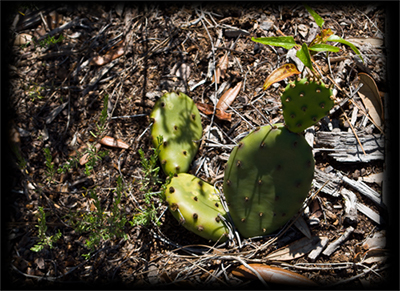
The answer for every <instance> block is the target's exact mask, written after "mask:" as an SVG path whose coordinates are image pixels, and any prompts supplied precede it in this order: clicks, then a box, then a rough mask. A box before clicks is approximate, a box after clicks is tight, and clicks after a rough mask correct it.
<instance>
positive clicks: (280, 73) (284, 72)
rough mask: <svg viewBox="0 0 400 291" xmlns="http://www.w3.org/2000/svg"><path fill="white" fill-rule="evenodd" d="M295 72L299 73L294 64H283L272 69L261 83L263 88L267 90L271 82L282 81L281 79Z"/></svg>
mask: <svg viewBox="0 0 400 291" xmlns="http://www.w3.org/2000/svg"><path fill="white" fill-rule="evenodd" d="M296 74H300V72H299V71H298V70H297V68H296V65H295V64H284V65H283V66H281V67H279V68H277V69H275V70H273V71H272V73H271V74H270V75H269V76H268V77H267V79H266V80H265V82H264V85H263V90H267V89H268V87H269V86H271V85H272V84H273V83H276V82H279V81H282V80H283V79H286V78H287V77H290V76H293V75H296Z"/></svg>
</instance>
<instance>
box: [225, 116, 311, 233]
mask: <svg viewBox="0 0 400 291" xmlns="http://www.w3.org/2000/svg"><path fill="white" fill-rule="evenodd" d="M313 176H314V158H313V154H312V150H311V148H310V146H309V145H308V143H307V141H306V140H305V138H304V137H303V136H301V135H299V134H296V133H293V132H290V131H289V130H288V129H287V128H286V127H285V126H284V125H283V124H275V125H273V126H272V127H271V126H269V125H268V126H263V127H260V128H257V129H256V130H254V131H253V132H251V133H250V134H249V135H248V136H246V137H245V138H243V139H242V140H241V141H240V143H239V144H238V145H237V146H236V147H235V148H234V149H233V151H232V153H231V155H230V157H229V160H228V163H227V166H226V169H225V175H224V195H225V198H226V201H227V203H228V206H229V211H230V215H231V217H232V220H233V222H234V224H235V226H236V228H237V229H238V231H239V233H240V234H241V235H242V236H243V237H246V238H249V237H253V236H258V235H267V234H270V233H272V232H274V231H276V230H277V229H279V228H280V227H282V226H283V225H284V224H285V223H286V222H287V221H289V220H290V219H291V218H292V217H293V216H294V215H295V214H296V213H297V212H298V211H299V210H300V208H301V206H302V203H303V202H304V199H305V198H306V197H307V195H308V192H309V190H310V186H311V182H312V179H313Z"/></svg>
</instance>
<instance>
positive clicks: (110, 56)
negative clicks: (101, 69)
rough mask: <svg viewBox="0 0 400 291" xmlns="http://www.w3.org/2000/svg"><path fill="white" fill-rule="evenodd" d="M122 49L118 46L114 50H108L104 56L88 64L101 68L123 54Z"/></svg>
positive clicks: (97, 57) (95, 58)
mask: <svg viewBox="0 0 400 291" xmlns="http://www.w3.org/2000/svg"><path fill="white" fill-rule="evenodd" d="M124 52H125V51H124V47H123V46H120V47H117V48H115V49H112V50H109V51H108V52H107V53H106V54H105V55H104V56H96V57H94V58H93V59H92V61H91V62H90V64H91V65H97V66H103V65H105V64H108V63H109V62H111V61H113V60H115V59H116V58H119V57H120V56H122V55H123V54H124Z"/></svg>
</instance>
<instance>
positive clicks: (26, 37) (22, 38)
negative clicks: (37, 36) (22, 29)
mask: <svg viewBox="0 0 400 291" xmlns="http://www.w3.org/2000/svg"><path fill="white" fill-rule="evenodd" d="M32 39H33V37H32V35H30V34H27V33H21V34H17V36H16V37H15V40H14V45H15V46H20V45H24V44H28V43H30V42H31V41H32Z"/></svg>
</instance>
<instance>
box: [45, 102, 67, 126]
mask: <svg viewBox="0 0 400 291" xmlns="http://www.w3.org/2000/svg"><path fill="white" fill-rule="evenodd" d="M68 102H69V101H67V102H64V103H63V104H61V105H59V106H57V108H55V109H53V111H51V112H50V114H49V115H48V116H47V117H46V124H50V123H51V122H52V121H53V120H54V118H56V117H57V115H58V114H59V113H60V112H61V111H63V110H64V108H65V106H67V104H68Z"/></svg>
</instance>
